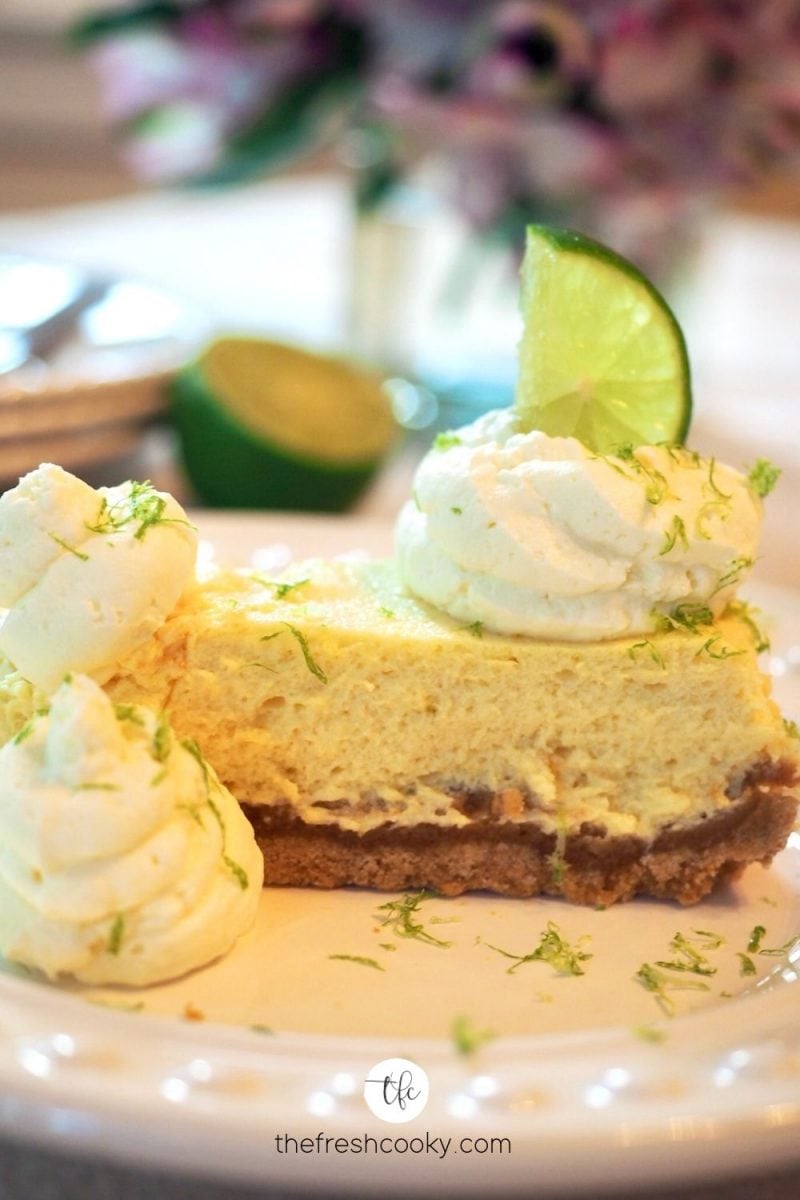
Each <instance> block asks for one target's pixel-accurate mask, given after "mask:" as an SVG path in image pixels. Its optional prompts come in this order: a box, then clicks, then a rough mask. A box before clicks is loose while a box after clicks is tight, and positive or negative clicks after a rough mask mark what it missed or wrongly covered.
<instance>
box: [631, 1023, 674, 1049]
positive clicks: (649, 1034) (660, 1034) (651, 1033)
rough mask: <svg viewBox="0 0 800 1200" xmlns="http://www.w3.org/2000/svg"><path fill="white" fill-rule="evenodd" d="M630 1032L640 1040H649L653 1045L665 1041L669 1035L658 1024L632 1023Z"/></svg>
mask: <svg viewBox="0 0 800 1200" xmlns="http://www.w3.org/2000/svg"><path fill="white" fill-rule="evenodd" d="M631 1033H632V1034H633V1036H634V1037H637V1038H638V1039H639V1041H640V1042H651V1043H652V1044H653V1045H657V1044H659V1043H661V1042H665V1041H666V1040H667V1038H668V1036H669V1035H668V1033H667V1031H666V1029H662V1028H661V1026H660V1025H634V1026H633V1027H632V1028H631Z"/></svg>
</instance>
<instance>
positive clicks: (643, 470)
mask: <svg viewBox="0 0 800 1200" xmlns="http://www.w3.org/2000/svg"><path fill="white" fill-rule="evenodd" d="M614 453H615V455H616V457H617V458H619V459H622V461H623V462H624V463H628V464H629V466H630V467H631V469H632V470H633V471H634V472H635V473H636V474H637V475H642V476H643V477H644V479H645V481H646V485H647V486H646V488H645V499H646V500H647V503H648V504H660V503H661V502H662V500H666V498H667V497H668V496H669V495H670V490H669V484H668V483H667V479H666V476H665V475H663V474H662V473H661V471H659V470H657V469H656V468H655V467H648V466H646V465H645V464H644V463H643V462H642V461H641V459H640V458H637V455H636V451H635V450H634V448H633V446H632V445H631V444H630V442H626V443H625V444H624V445H622V446H618V447H617V449H616V450H615V452H614ZM623 473H624V472H623ZM676 520H680V518H679V517H676ZM681 524H683V522H682V521H681ZM685 536H686V532H685V530H684V537H685ZM687 549H688V545H687Z"/></svg>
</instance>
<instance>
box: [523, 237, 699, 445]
mask: <svg viewBox="0 0 800 1200" xmlns="http://www.w3.org/2000/svg"><path fill="white" fill-rule="evenodd" d="M522 314H523V321H524V332H523V335H522V340H521V343H520V355H519V358H520V364H519V382H518V385H517V396H516V401H515V408H516V411H517V413H518V416H519V419H520V423H521V425H522V427H523V428H524V429H525V430H531V429H541V430H543V431H544V432H545V433H548V434H550V435H551V436H554V437H559V436H560V437H569V436H572V437H576V438H578V439H579V440H580V441H581V442H583V443H584V445H586V446H588V447H589V448H590V449H591V450H594V451H596V452H597V453H600V454H607V453H610V452H613V451H614V450H615V449H616V448H617V447H619V446H621V445H624V444H626V443H629V444H632V445H634V446H641V445H655V444H656V443H658V442H669V443H675V444H680V443H681V442H682V441H683V439H684V437H685V436H686V431H687V429H688V427H689V420H690V417H691V411H692V392H691V381H690V374H689V360H688V358H687V354H686V344H685V342H684V339H683V334H682V333H681V330H680V327H679V325H678V322H677V321H676V320H675V317H674V316H673V314H672V312H671V310H670V308H669V306H668V304H667V303H666V301H665V300H664V298H663V296H661V295H660V293H659V292H658V291H657V290H656V288H655V287H654V286H653V284H652V283H650V282H649V280H647V279H646V278H645V277H644V275H642V273H641V272H640V271H639V270H637V268H636V267H634V266H633V264H632V263H629V262H627V261H626V259H624V258H621V257H620V256H619V255H618V254H615V253H614V251H613V250H609V249H608V248H607V247H606V246H602V245H600V243H599V242H594V241H592V240H591V238H587V237H584V236H583V235H582V234H579V233H573V232H570V231H567V230H561V229H551V228H548V227H546V226H543V225H530V226H529V227H528V231H527V241H526V248H525V259H524V262H523V265H522Z"/></svg>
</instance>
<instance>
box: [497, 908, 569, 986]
mask: <svg viewBox="0 0 800 1200" xmlns="http://www.w3.org/2000/svg"><path fill="white" fill-rule="evenodd" d="M586 940H587V937H586V936H584V937H581V938H579V939H578V941H577V942H576V943H575V945H574V946H572V945H570V943H569V942H568V941H566V939H565V938H564V937H562V935H561V933H560V931H559V928H558V926H557V925H556V923H555V921H548V922H547V928H546V929H544V930H542V933H541V934H540V938H539V945H538V946H536V948H535V949H534V950H531V951H530V953H529V954H512V953H511V951H510V950H503V949H501V948H500V946H493V945H492V943H491V942H483V945H485V946H488V947H489V949H490V950H494V951H495V952H496V953H497V954H502V955H503V957H504V958H513V959H514V960H515V961H514V965H513V967H508V968H507V971H506V973H507V974H508V975H513V974H514V972H515V971H516V970H518V969H519V967H521V966H522V965H523V963H529V962H545V963H548V964H549V965H550V966H551V967H552V968H553V970H554V971H555V972H556V973H557V974H558V975H585V974H586V972H585V971H584V969H583V967H582V965H581V964H582V963H584V962H587V961H588V960H589V959H590V958H592V955H591V954H589V953H587V951H586V950H584V949H583V948H582V943H584V942H585V941H586Z"/></svg>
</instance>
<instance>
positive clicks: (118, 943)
mask: <svg viewBox="0 0 800 1200" xmlns="http://www.w3.org/2000/svg"><path fill="white" fill-rule="evenodd" d="M124 933H125V918H124V916H123V915H122V913H117V915H116V917H115V918H114V923H113V924H112V926H111V932H110V934H109V935H108V953H109V954H114V955H117V954H119V952H120V950H121V949H122V938H123V935H124Z"/></svg>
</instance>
